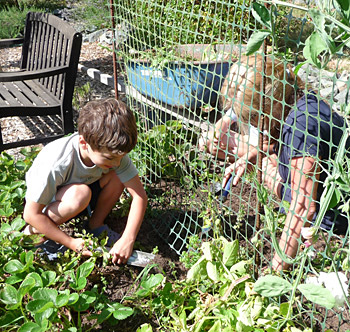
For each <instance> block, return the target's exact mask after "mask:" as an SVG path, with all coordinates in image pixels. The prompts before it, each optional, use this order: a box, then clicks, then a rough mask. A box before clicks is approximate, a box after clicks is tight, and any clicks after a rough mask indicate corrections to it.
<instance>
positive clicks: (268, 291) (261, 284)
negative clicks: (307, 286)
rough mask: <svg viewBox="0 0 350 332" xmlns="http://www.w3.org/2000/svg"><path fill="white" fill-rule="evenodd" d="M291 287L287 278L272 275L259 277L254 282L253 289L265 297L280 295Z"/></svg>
mask: <svg viewBox="0 0 350 332" xmlns="http://www.w3.org/2000/svg"><path fill="white" fill-rule="evenodd" d="M291 289H292V285H291V284H290V283H289V282H288V281H287V280H284V279H282V278H280V277H277V276H272V275H267V276H264V277H261V278H259V279H258V280H257V281H256V282H255V284H254V290H255V291H256V292H257V293H259V294H260V295H262V296H265V297H273V296H281V295H283V294H285V293H287V292H289V291H290V290H291Z"/></svg>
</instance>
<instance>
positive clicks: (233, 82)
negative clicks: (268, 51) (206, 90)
mask: <svg viewBox="0 0 350 332" xmlns="http://www.w3.org/2000/svg"><path fill="white" fill-rule="evenodd" d="M265 61H266V63H265V66H264V62H263V57H262V56H261V55H252V56H249V57H247V56H245V57H242V58H241V60H240V61H239V63H236V64H234V65H233V66H232V67H231V69H230V71H229V74H228V77H226V79H225V81H224V83H223V85H222V88H221V105H222V107H223V109H224V110H228V109H229V108H231V107H233V109H234V112H235V113H236V115H237V117H238V118H239V119H240V120H241V121H242V122H243V124H249V123H250V124H252V125H253V126H255V127H257V126H258V125H259V118H260V116H259V115H261V114H262V113H264V115H265V116H264V129H265V130H267V131H268V132H269V133H270V135H271V136H272V137H274V138H278V137H279V130H280V127H281V121H283V119H284V118H285V117H286V116H287V114H288V113H289V111H290V107H291V105H292V104H293V103H294V100H295V87H296V86H298V87H299V88H300V87H301V84H302V83H301V81H300V80H298V79H296V76H295V75H294V73H293V71H292V68H291V66H290V65H289V64H288V63H285V62H282V61H281V60H279V59H277V58H275V57H273V56H271V55H269V56H266V57H265ZM264 67H265V68H264ZM264 71H265V107H264V110H263V111H260V110H261V109H262V96H263V79H262V78H263V76H262V73H263V72H264ZM296 80H298V82H297V81H296ZM244 127H246V126H243V128H244ZM243 131H244V129H243Z"/></svg>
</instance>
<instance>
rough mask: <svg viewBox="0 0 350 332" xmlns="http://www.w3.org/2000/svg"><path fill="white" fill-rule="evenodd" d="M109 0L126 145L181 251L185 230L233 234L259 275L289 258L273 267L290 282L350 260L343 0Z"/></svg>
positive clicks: (168, 237)
mask: <svg viewBox="0 0 350 332" xmlns="http://www.w3.org/2000/svg"><path fill="white" fill-rule="evenodd" d="M113 7H114V8H113V9H114V15H115V17H114V19H115V22H116V27H115V43H116V54H117V58H118V61H119V64H120V65H121V66H122V67H123V70H124V73H125V76H126V80H127V82H128V101H129V104H130V105H131V107H132V108H133V109H134V110H135V113H136V115H137V118H138V123H139V143H138V145H137V147H136V149H135V151H133V153H132V158H133V159H134V161H135V163H136V164H137V166H138V168H139V170H140V174H141V175H142V177H143V179H144V180H145V182H146V183H147V187H148V190H149V195H150V198H151V204H152V212H151V213H152V220H153V221H154V228H155V229H156V230H157V231H158V232H159V234H160V235H161V236H162V237H163V238H164V240H165V241H167V243H168V244H169V246H170V247H171V248H172V249H174V250H175V251H176V252H177V253H179V254H180V253H181V252H182V251H183V250H186V245H187V244H188V242H189V238H190V237H191V236H198V237H200V238H204V239H207V238H211V237H217V236H224V237H225V238H227V239H232V240H233V239H239V241H240V244H241V247H240V249H241V251H242V253H243V254H245V255H246V256H247V257H255V259H254V267H255V270H256V271H257V275H261V274H263V273H265V272H264V271H266V269H267V270H272V269H275V270H281V269H286V268H287V267H288V266H291V267H290V269H291V270H292V271H299V270H300V271H302V274H291V275H290V274H288V273H283V272H281V273H282V275H283V276H284V277H285V278H287V279H288V278H289V279H290V281H292V282H293V281H295V280H294V279H293V278H297V277H296V275H303V277H306V276H308V275H311V274H314V273H315V271H317V272H319V271H334V270H335V271H344V272H347V271H349V262H350V252H349V251H346V250H349V233H348V222H349V210H350V209H349V198H348V193H349V191H350V178H349V176H348V173H349V172H348V168H349V159H348V158H349V151H348V148H349V146H350V140H349V139H348V136H349V131H348V115H349V107H348V102H349V98H348V97H349V88H350V81H349V79H350V61H349V56H348V55H349V48H348V47H349V46H350V39H349V36H350V24H349V22H350V12H349V6H348V4H347V3H346V1H345V2H344V1H341V0H338V1H333V2H330V1H321V0H319V1H307V0H305V1H301V0H299V1H297V0H295V1H292V0H291V1H285V2H284V1H277V0H276V1H273V2H272V1H265V2H261V3H257V2H253V1H250V0H225V1H220V0H213V1H212V0H208V1H204V0H195V1H189V0H170V1H163V0H133V1H128V0H119V1H117V2H115V3H114V4H113ZM247 54H248V55H247ZM308 226H309V228H308ZM310 226H313V227H311V228H310ZM302 227H303V229H302ZM316 237H317V240H315V238H316ZM276 251H277V254H276ZM299 281H300V280H299ZM300 303H302V300H301V302H300ZM300 305H302V304H300ZM348 311H349V301H348V300H347V302H346V309H345V310H344V311H341V310H336V309H334V310H330V311H329V312H328V311H327V312H325V314H324V316H323V317H321V316H318V317H316V316H313V314H312V313H313V309H312V308H311V309H310V317H311V326H313V325H314V324H315V322H314V320H317V321H318V322H319V324H320V325H321V326H322V327H323V328H324V329H325V326H326V324H325V322H326V319H327V315H328V316H329V315H330V314H332V315H335V316H336V317H337V319H338V321H342V320H344V319H345V320H346V319H349V317H348Z"/></svg>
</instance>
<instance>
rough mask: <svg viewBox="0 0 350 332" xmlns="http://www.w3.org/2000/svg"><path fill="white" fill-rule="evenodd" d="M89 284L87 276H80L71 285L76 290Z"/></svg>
mask: <svg viewBox="0 0 350 332" xmlns="http://www.w3.org/2000/svg"><path fill="white" fill-rule="evenodd" d="M86 285H87V279H86V278H85V277H80V278H78V279H77V280H76V281H75V282H72V283H71V284H70V287H71V288H73V289H74V290H82V289H84V288H85V287H86Z"/></svg>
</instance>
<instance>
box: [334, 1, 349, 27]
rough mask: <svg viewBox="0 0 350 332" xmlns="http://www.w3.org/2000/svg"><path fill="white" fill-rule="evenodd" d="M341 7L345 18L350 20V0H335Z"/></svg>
mask: <svg viewBox="0 0 350 332" xmlns="http://www.w3.org/2000/svg"><path fill="white" fill-rule="evenodd" d="M336 1H337V2H338V4H339V6H340V8H341V11H342V13H343V15H344V17H345V19H346V20H347V21H348V22H349V21H350V2H349V0H336Z"/></svg>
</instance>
